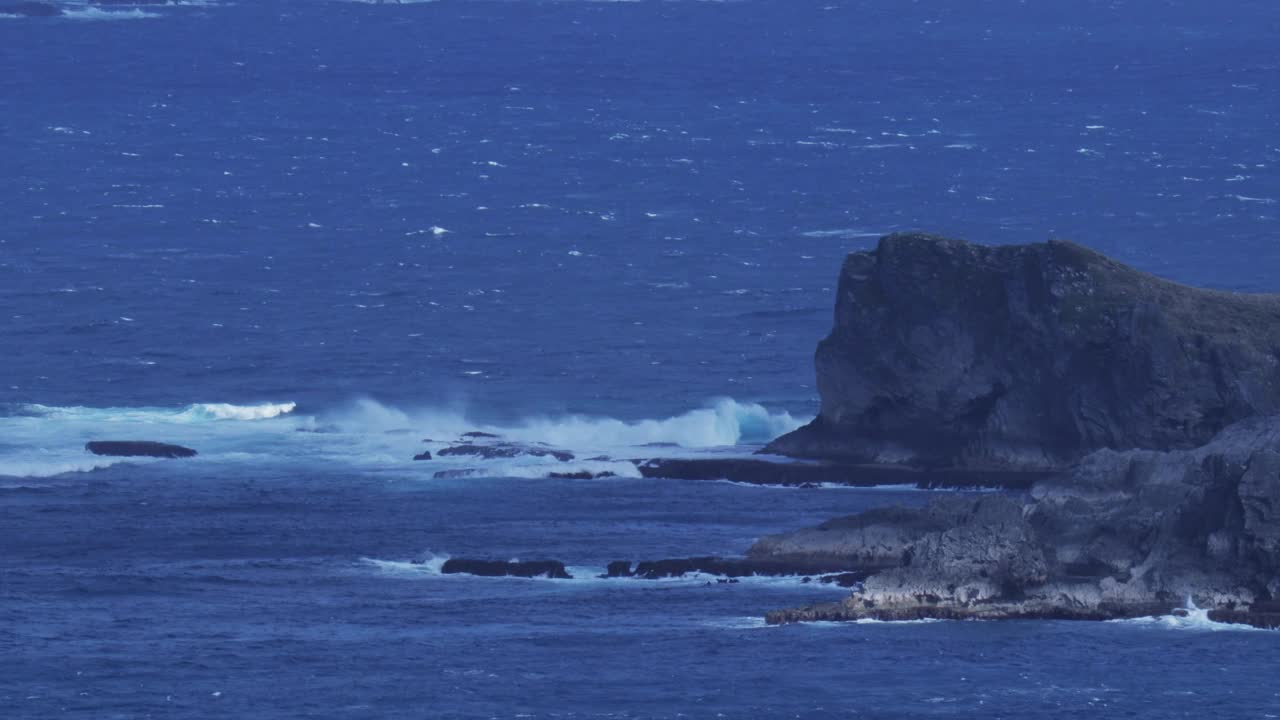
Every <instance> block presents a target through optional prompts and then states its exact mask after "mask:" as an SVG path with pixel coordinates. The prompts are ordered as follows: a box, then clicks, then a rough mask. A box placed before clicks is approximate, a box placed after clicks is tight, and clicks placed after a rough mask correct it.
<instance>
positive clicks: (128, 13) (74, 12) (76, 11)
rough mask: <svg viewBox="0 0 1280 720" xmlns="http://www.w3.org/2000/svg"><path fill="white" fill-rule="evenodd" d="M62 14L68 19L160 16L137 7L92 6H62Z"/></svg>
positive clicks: (137, 18) (134, 18)
mask: <svg viewBox="0 0 1280 720" xmlns="http://www.w3.org/2000/svg"><path fill="white" fill-rule="evenodd" d="M62 14H63V16H64V17H66V18H68V19H70V20H146V19H150V18H158V17H160V15H158V14H156V13H149V12H143V11H142V10H140V9H138V8H133V9H131V10H102V9H100V8H96V7H92V6H89V7H84V8H64V9H63V11H62Z"/></svg>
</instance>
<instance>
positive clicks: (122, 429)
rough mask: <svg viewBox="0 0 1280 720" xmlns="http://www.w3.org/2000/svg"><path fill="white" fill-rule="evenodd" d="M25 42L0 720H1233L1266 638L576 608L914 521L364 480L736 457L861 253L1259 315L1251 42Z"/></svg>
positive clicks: (672, 36) (460, 9)
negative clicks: (890, 247)
mask: <svg viewBox="0 0 1280 720" xmlns="http://www.w3.org/2000/svg"><path fill="white" fill-rule="evenodd" d="M64 6H65V7H67V8H68V10H69V12H68V14H67V15H66V16H64V17H60V18H50V19H37V18H17V17H7V16H3V15H0V200H2V201H0V717H5V718H10V717H12V718H28V717H30V718H46V717H54V716H73V717H86V718H137V717H148V716H149V717H199V716H217V717H370V718H391V717H535V718H549V717H583V718H586V717H624V718H674V717H694V718H701V717H783V716H786V717H806V718H807V717H866V718H932V717H951V718H968V717H974V716H977V715H984V716H991V717H1009V718H1022V717H1062V718H1066V717H1077V716H1079V715H1081V714H1083V713H1089V714H1092V715H1095V716H1099V717H1141V718H1169V717H1195V718H1202V717H1206V716H1209V717H1223V718H1237V717H1239V718H1264V717H1268V716H1280V689H1278V688H1276V687H1275V685H1274V682H1273V677H1272V675H1273V674H1274V673H1273V672H1272V671H1271V670H1270V668H1273V667H1274V666H1275V664H1276V662H1277V660H1280V645H1278V643H1277V637H1278V636H1277V635H1276V634H1274V633H1266V632H1254V631H1244V630H1239V629H1233V628H1228V627H1223V626H1218V625H1214V624H1212V623H1208V622H1205V621H1201V620H1197V619H1194V618H1193V619H1192V620H1189V621H1182V620H1176V621H1175V620H1172V619H1151V620H1148V621H1141V622H1130V623H1117V624H1097V625H1090V624H1070V623H1030V622H1028V623H1008V624H988V623H962V624H956V623H929V624H905V625H838V626H831V625H815V626H795V627H784V628H765V627H761V623H760V620H759V619H760V618H761V617H762V616H763V613H764V612H765V611H767V610H769V609H773V608H777V607H782V606H789V605H795V604H800V603H805V602H810V601H813V600H820V599H835V598H838V597H839V596H840V594H839V591H836V590H830V589H823V588H814V587H812V586H806V585H801V584H800V583H798V582H792V581H782V580H750V581H747V582H743V583H741V584H738V585H718V584H712V585H707V584H706V581H705V579H688V580H678V581H668V582H658V583H651V584H646V583H638V582H629V581H605V580H598V579H593V577H592V576H593V575H594V574H595V573H598V572H600V570H601V569H602V568H603V566H604V565H605V564H606V563H607V562H609V561H610V560H615V559H622V558H630V559H642V558H655V557H663V556H687V555H698V554H712V553H718V554H736V553H740V552H742V551H743V550H744V549H745V548H746V547H747V546H749V545H750V543H751V542H752V541H753V540H754V539H755V538H757V537H759V536H760V535H762V534H765V533H770V532H778V531H782V530H787V529H792V528H795V527H800V526H804V525H810V524H815V523H817V522H820V521H822V520H824V519H826V518H828V517H831V516H835V515H840V514H846V513H849V512H854V511H857V510H859V509H862V508H865V507H870V506H873V505H876V504H884V503H891V502H923V501H924V500H925V498H926V497H927V496H926V495H924V494H922V493H917V492H904V491H897V490H876V491H853V490H843V489H814V490H776V489H764V488H750V487H742V486H737V485H732V484H727V483H681V482H671V481H668V482H664V481H657V480H644V479H640V478H637V477H632V476H630V475H633V474H634V473H628V472H626V467H627V464H626V463H623V462H618V461H616V460H591V461H578V463H579V464H580V465H582V466H583V467H585V468H590V469H593V470H604V469H610V470H616V471H618V472H619V473H620V474H621V475H622V477H618V478H613V479H608V480H599V481H569V480H548V479H545V478H544V477H543V475H545V467H544V466H543V465H542V464H540V462H541V461H537V460H528V459H524V460H513V461H504V462H496V463H492V464H487V465H484V467H483V468H482V473H481V475H482V476H481V477H469V478H459V479H448V480H439V479H435V478H433V477H432V475H433V473H434V472H435V471H436V470H438V469H440V468H459V469H460V468H462V467H463V466H464V465H465V463H461V462H459V461H455V460H445V461H440V460H434V461H431V462H430V463H414V462H412V461H411V460H409V458H411V457H412V455H413V454H414V453H415V452H417V451H418V450H420V449H421V447H422V440H423V439H424V438H433V439H445V440H447V439H449V438H451V437H455V436H456V435H457V434H458V433H461V432H464V431H467V430H470V429H477V428H478V429H486V430H490V431H498V432H501V433H502V434H504V435H506V436H508V437H513V438H516V439H520V440H523V441H545V442H550V443H554V444H557V445H560V446H562V447H567V448H570V449H572V450H574V451H575V452H577V453H578V455H579V457H592V456H596V455H607V456H609V457H611V458H627V457H634V456H637V455H639V454H643V453H653V452H654V450H653V449H652V448H648V449H646V447H645V446H647V445H651V444H653V443H674V444H676V445H677V447H664V448H663V449H662V452H663V453H668V452H676V453H708V452H714V453H741V452H749V451H750V450H752V449H754V448H755V447H758V445H759V444H760V443H763V442H765V441H767V440H768V439H769V438H770V437H772V436H774V435H776V434H778V433H780V432H783V431H785V430H787V429H790V428H791V427H794V426H795V425H796V424H798V423H800V422H804V421H806V420H807V419H808V418H809V417H811V416H812V414H813V413H814V412H815V411H816V408H817V397H816V393H815V390H814V388H813V381H812V379H813V374H812V367H811V359H812V352H813V348H814V346H815V344H816V342H817V340H818V339H819V338H820V337H822V336H823V335H824V334H825V333H826V331H827V329H828V328H829V325H830V308H831V305H832V302H833V300H834V280H835V277H836V272H837V270H838V267H839V264H840V261H841V259H842V258H843V256H844V254H845V253H847V252H849V251H851V250H856V249H863V248H867V247H871V246H872V245H873V244H874V242H875V239H876V238H877V237H878V236H880V235H881V234H883V233H886V232H890V231H894V230H906V229H925V230H930V231H935V232H941V233H944V234H948V235H955V236H961V237H967V238H970V239H973V240H981V241H986V242H993V243H1005V242H1022V241H1035V240H1042V239H1045V238H1049V237H1066V238H1071V239H1074V240H1077V241H1079V242H1082V243H1084V244H1087V245H1090V246H1092V247H1096V248H1098V249H1099V250H1102V251H1104V252H1106V253H1108V254H1111V255H1113V256H1115V257H1117V258H1119V259H1121V260H1123V261H1125V262H1129V263H1131V264H1133V265H1136V266H1138V267H1140V268H1142V269H1145V270H1149V271H1152V272H1155V273H1158V274H1161V275H1164V276H1166V277H1170V278H1173V279H1176V280H1179V281H1183V282H1188V283H1193V284H1197V285H1204V286H1210V287H1216V288H1221V289H1228V290H1240V291H1280V278H1278V276H1277V273H1276V269H1277V268H1280V243H1277V241H1276V238H1277V218H1278V217H1280V205H1278V203H1280V141H1278V140H1277V137H1278V136H1277V133H1276V130H1277V122H1280V118H1278V116H1277V107H1280V104H1278V102H1277V97H1278V88H1277V79H1278V78H1280V61H1278V60H1277V59H1276V54H1275V52H1274V49H1273V45H1274V38H1275V37H1276V36H1277V33H1278V32H1280V8H1277V6H1275V4H1274V3H1272V2H1263V1H1261V0H1239V1H1237V2H1234V3H1231V4H1230V6H1224V5H1223V4H1222V3H1210V2H1207V1H1201V0H1183V1H1175V0H1149V1H1146V2H1124V1H1121V0H1112V1H1111V2H1097V1H1093V0H1088V1H1085V2H1077V3H1071V4H1052V5H1051V4H1048V3H1022V2H1012V1H1011V0H1010V1H1004V0H975V1H974V2H967V3H943V2H940V1H934V0H917V1H916V2H904V1H902V0H861V1H858V2H854V1H852V0H827V1H825V2H809V1H808V0H795V1H792V2H780V1H776V0H742V1H740V2H697V1H693V0H686V1H681V0H676V1H672V2H662V1H658V0H640V1H638V2H588V1H585V0H581V1H579V0H563V1H560V2H542V1H527V0H511V1H507V2H499V1H492V2H490V1H485V0H440V1H439V2H416V3H410V2H405V3H402V4H385V3H384V4H373V3H360V2H328V1H322V0H261V1H260V2H239V3H231V2H199V3H181V2H179V3H174V4H170V5H161V6H153V5H148V6H145V7H144V6H139V7H112V8H109V9H102V8H94V7H89V6H84V5H80V4H74V3H66V4H64ZM103 437H139V438H146V439H156V440H165V441H172V442H181V443H185V444H189V445H191V446H192V447H197V448H198V449H200V450H201V456H200V457H199V458H197V459H195V460H192V461H182V462H112V461H111V460H108V459H104V458H96V457H94V456H90V455H87V454H86V453H85V452H84V451H83V449H82V445H83V443H84V442H85V441H86V440H89V439H93V438H103ZM450 555H452V556H461V555H468V556H487V557H494V558H511V557H520V558H537V557H553V558H557V559H561V560H564V561H565V562H566V563H567V564H569V565H570V566H571V568H572V569H573V572H574V574H575V578H576V579H575V580H572V581H564V582H555V581H549V580H515V579H510V580H508V579H501V580H495V579H479V578H465V577H456V576H442V575H440V574H439V572H438V567H439V562H440V560H441V559H442V558H444V557H446V556H450Z"/></svg>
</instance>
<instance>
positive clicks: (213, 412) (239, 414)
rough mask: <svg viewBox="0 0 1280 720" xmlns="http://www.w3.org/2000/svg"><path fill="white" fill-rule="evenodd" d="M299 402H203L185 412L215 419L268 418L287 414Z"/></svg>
mask: <svg viewBox="0 0 1280 720" xmlns="http://www.w3.org/2000/svg"><path fill="white" fill-rule="evenodd" d="M297 407H298V405H297V403H292V402H284V403H263V404H261V405H230V404H228V403H203V404H200V405H192V406H191V407H190V408H188V409H187V410H186V411H185V414H194V415H197V416H203V417H208V418H211V419H214V420H267V419H270V418H274V417H280V416H281V415H287V414H289V413H291V412H293V411H294V409H295V408H297Z"/></svg>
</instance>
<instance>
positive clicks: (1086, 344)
mask: <svg viewBox="0 0 1280 720" xmlns="http://www.w3.org/2000/svg"><path fill="white" fill-rule="evenodd" d="M815 364H816V367H817V386H818V392H819V394H820V396H821V400H822V406H821V412H820V414H819V415H818V417H817V418H816V419H815V420H814V421H813V422H812V423H810V424H809V425H807V426H805V427H803V428H801V429H799V430H796V431H795V432H793V433H790V434H788V435H785V436H783V437H781V438H779V439H778V440H776V441H775V442H773V443H772V444H771V445H770V446H769V447H768V448H766V450H765V451H766V452H770V453H777V454H781V455H789V456H792V457H803V458H819V459H827V460H840V461H844V462H854V463H884V464H899V465H908V466H915V467H968V468H1001V469H1063V468H1065V467H1068V466H1070V465H1071V464H1073V463H1074V462H1076V461H1078V460H1079V459H1081V458H1082V457H1084V456H1085V455H1087V454H1088V453H1090V452H1092V451H1094V450H1099V449H1103V448H1111V449H1115V450H1129V449H1150V450H1169V449H1189V448H1194V447H1197V446H1200V445H1203V444H1204V443H1206V442H1208V441H1209V439H1210V438H1212V437H1213V436H1214V435H1215V434H1216V433H1218V432H1219V431H1221V430H1222V429H1223V428H1225V427H1227V426H1228V425H1230V424H1232V423H1234V422H1236V421H1239V420H1242V419H1244V418H1247V417H1252V416H1255V415H1265V414H1274V413H1277V412H1280V296H1265V295H1238V294H1230V293H1222V292H1215V291H1211V290H1202V289H1197V288H1191V287H1186V286H1183V285H1179V284H1176V283H1173V282H1170V281H1168V280H1163V279H1161V278H1157V277H1155V276H1152V275H1148V274H1146V273H1143V272H1139V271H1137V270H1135V269H1133V268H1130V267H1127V266H1125V265H1122V264H1120V263H1118V262H1115V261H1113V260H1111V259H1108V258H1107V257H1105V256H1103V255H1101V254H1099V253H1097V252H1094V251H1092V250H1089V249H1087V248H1084V247H1081V246H1079V245H1076V244H1073V243H1070V242H1061V241H1050V242H1048V243H1044V244H1034V245H1018V246H1005V247H985V246H981V245H974V244H971V243H967V242H962V241H958V240H948V239H944V238H940V237H935V236H931V235H922V234H898V235H890V236H888V237H885V238H883V239H882V240H881V241H880V243H879V246H878V247H877V248H876V249H875V250H874V251H870V252H857V253H853V254H851V255H849V256H848V258H847V259H846V260H845V263H844V267H843V269H842V270H841V273H840V280H839V291H838V297H837V299H836V306H835V324H834V327H833V329H832V332H831V334H830V336H829V337H827V338H826V339H825V340H823V341H822V342H821V343H820V344H819V346H818V351H817V354H816V359H815Z"/></svg>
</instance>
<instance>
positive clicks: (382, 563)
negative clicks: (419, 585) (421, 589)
mask: <svg viewBox="0 0 1280 720" xmlns="http://www.w3.org/2000/svg"><path fill="white" fill-rule="evenodd" d="M448 559H449V556H448V555H446V554H443V553H440V554H437V553H433V552H428V553H426V554H425V555H424V556H423V557H422V558H421V559H419V560H416V561H411V560H379V559H377V558H367V557H365V558H360V562H361V563H362V564H364V565H366V566H369V567H374V568H376V569H378V570H379V571H381V572H383V573H386V574H388V575H397V576H401V577H410V578H412V577H423V576H439V575H441V574H442V570H443V569H444V564H445V562H446V561H447V560H448Z"/></svg>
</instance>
